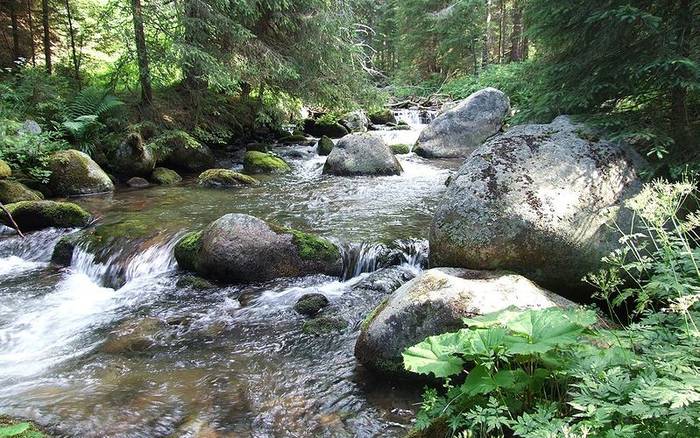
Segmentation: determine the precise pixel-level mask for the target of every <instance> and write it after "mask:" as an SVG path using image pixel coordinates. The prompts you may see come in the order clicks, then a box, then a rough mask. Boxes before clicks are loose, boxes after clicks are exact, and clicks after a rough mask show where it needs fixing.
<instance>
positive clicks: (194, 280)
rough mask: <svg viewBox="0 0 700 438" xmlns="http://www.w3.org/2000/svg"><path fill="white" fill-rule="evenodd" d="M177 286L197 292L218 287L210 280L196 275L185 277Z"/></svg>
mask: <svg viewBox="0 0 700 438" xmlns="http://www.w3.org/2000/svg"><path fill="white" fill-rule="evenodd" d="M176 286H177V287H179V288H190V289H195V290H207V289H212V288H214V287H216V286H214V284H213V283H211V282H210V281H209V280H206V279H204V278H202V277H198V276H196V275H185V276H184V277H182V278H180V279H179V280H178V281H177V284H176Z"/></svg>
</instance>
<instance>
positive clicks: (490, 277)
mask: <svg viewBox="0 0 700 438" xmlns="http://www.w3.org/2000/svg"><path fill="white" fill-rule="evenodd" d="M574 305H575V304H574V303H572V302H571V301H568V300H566V299H565V298H562V297H560V296H558V295H555V294H553V293H551V292H549V291H547V290H545V289H542V288H540V287H539V286H537V285H536V284H535V283H533V282H531V281H530V280H528V279H526V278H525V277H521V276H519V275H516V274H511V273H508V272H487V271H470V270H466V269H450V268H439V269H431V270H428V271H425V272H423V273H422V274H421V275H419V276H418V277H416V278H415V279H414V280H412V281H410V282H408V283H406V284H404V285H403V286H401V287H400V288H399V289H398V290H397V291H396V292H394V293H393V294H392V295H391V296H389V297H388V298H387V299H386V300H385V301H384V302H383V303H382V304H380V305H379V306H378V307H377V308H376V309H374V310H373V311H372V312H371V313H370V314H369V315H368V316H367V318H366V319H365V321H364V322H363V323H362V329H361V332H360V336H359V338H358V339H357V343H356V344H355V357H357V359H358V360H359V361H360V362H361V363H363V364H364V365H366V366H367V367H369V368H371V369H374V370H376V371H380V372H383V373H388V374H393V373H399V374H401V373H403V362H402V359H401V353H402V352H403V351H404V350H405V349H406V348H408V347H410V346H413V345H415V344H417V343H419V342H421V341H422V340H424V339H425V338H427V337H428V336H433V335H437V334H440V333H445V332H448V331H452V330H456V329H459V328H461V327H462V326H463V323H462V318H465V317H473V316H476V315H483V314H486V313H491V312H496V311H499V310H503V309H506V308H508V307H511V306H515V307H518V308H520V309H528V308H536V309H539V308H547V307H553V306H562V307H570V306H574Z"/></svg>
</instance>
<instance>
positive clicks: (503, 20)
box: [498, 0, 506, 64]
mask: <svg viewBox="0 0 700 438" xmlns="http://www.w3.org/2000/svg"><path fill="white" fill-rule="evenodd" d="M500 1H501V4H500V8H499V9H500V17H499V18H500V22H499V26H498V63H499V64H500V63H502V62H503V46H504V39H505V33H506V0H500Z"/></svg>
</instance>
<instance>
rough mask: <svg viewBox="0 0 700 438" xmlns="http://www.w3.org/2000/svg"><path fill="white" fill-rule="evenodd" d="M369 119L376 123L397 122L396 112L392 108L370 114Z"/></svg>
mask: <svg viewBox="0 0 700 438" xmlns="http://www.w3.org/2000/svg"><path fill="white" fill-rule="evenodd" d="M368 117H369V120H370V121H371V122H372V123H374V124H375V125H386V124H387V123H396V118H395V117H394V113H392V112H391V110H390V109H382V110H379V111H374V112H371V113H369V114H368Z"/></svg>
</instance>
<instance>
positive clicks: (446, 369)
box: [402, 330, 474, 378]
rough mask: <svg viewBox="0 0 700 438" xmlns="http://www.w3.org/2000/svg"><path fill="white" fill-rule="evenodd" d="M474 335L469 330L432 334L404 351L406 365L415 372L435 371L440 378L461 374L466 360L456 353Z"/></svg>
mask: <svg viewBox="0 0 700 438" xmlns="http://www.w3.org/2000/svg"><path fill="white" fill-rule="evenodd" d="M473 337H474V334H473V332H471V331H469V330H460V331H458V332H455V333H445V334H443V335H438V336H431V337H429V338H428V339H426V340H425V341H423V342H421V343H419V344H417V345H414V346H413V347H410V348H408V349H406V350H405V351H404V352H403V354H402V356H403V363H404V367H405V368H406V370H408V371H411V372H413V373H418V374H426V375H427V374H430V373H433V374H434V375H435V377H438V378H439V377H448V376H453V375H455V374H459V373H460V372H462V369H463V366H464V361H463V360H462V359H461V358H460V357H458V356H456V355H455V354H456V353H458V352H460V351H462V347H463V346H464V345H467V344H468V343H469V341H470V338H473Z"/></svg>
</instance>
